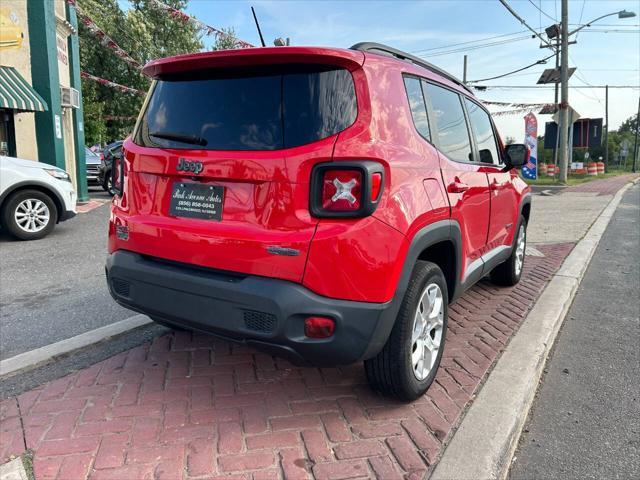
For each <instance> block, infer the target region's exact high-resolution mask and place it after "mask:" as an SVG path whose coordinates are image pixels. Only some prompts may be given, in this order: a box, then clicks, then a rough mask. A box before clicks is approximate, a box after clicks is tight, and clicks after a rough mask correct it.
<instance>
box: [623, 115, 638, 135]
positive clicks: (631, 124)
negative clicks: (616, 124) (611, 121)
mask: <svg viewBox="0 0 640 480" xmlns="http://www.w3.org/2000/svg"><path fill="white" fill-rule="evenodd" d="M637 131H638V115H637V114H636V115H633V116H631V117H629V118H627V119H626V120H625V121H624V122H622V125H620V128H618V133H627V132H628V133H631V134H633V135H635V134H636V132H637Z"/></svg>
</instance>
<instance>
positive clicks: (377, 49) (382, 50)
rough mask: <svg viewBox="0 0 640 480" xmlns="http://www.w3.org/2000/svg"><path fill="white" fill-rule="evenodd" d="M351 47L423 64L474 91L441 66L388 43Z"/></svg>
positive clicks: (360, 44)
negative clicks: (389, 45)
mask: <svg viewBox="0 0 640 480" xmlns="http://www.w3.org/2000/svg"><path fill="white" fill-rule="evenodd" d="M350 49H351V50H360V51H362V52H371V53H379V54H382V55H387V56H391V57H395V58H398V59H400V60H405V61H408V62H411V63H413V64H415V65H419V66H421V67H422V68H426V69H427V70H430V71H432V72H433V73H437V74H438V75H440V76H442V77H444V78H446V79H447V80H450V81H452V82H453V83H457V84H458V85H460V86H461V87H463V88H465V89H466V90H467V91H468V92H470V93H473V91H472V90H471V88H469V87H468V86H467V85H465V84H464V83H463V82H462V81H461V80H459V79H457V78H456V77H454V76H453V75H451V74H450V73H447V72H445V71H444V70H442V69H441V68H439V67H436V66H435V65H433V64H432V63H429V62H427V61H426V60H424V59H422V58H420V57H416V56H415V55H411V54H410V53H406V52H403V51H402V50H397V49H395V48H393V47H388V46H387V45H383V44H381V43H375V42H360V43H356V44H355V45H353V46H351V47H350Z"/></svg>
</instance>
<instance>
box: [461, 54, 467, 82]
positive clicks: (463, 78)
mask: <svg viewBox="0 0 640 480" xmlns="http://www.w3.org/2000/svg"><path fill="white" fill-rule="evenodd" d="M462 83H464V84H465V85H466V84H467V56H466V55H465V56H464V65H463V67H462Z"/></svg>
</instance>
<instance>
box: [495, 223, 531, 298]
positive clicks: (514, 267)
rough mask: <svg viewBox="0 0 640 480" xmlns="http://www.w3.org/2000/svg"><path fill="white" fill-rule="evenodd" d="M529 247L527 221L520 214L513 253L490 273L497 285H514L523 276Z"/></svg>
mask: <svg viewBox="0 0 640 480" xmlns="http://www.w3.org/2000/svg"><path fill="white" fill-rule="evenodd" d="M526 248H527V221H526V220H525V218H524V217H523V216H522V215H520V219H519V220H518V229H517V230H516V237H515V241H514V244H513V248H512V250H511V255H510V256H509V258H508V259H507V260H505V261H504V262H503V263H501V264H500V265H498V266H497V267H495V268H494V269H493V270H492V271H491V274H490V278H491V281H492V282H493V283H495V284H496V285H501V286H505V287H512V286H514V285H516V284H517V283H518V282H519V281H520V278H521V277H522V270H523V269H524V259H525V253H526Z"/></svg>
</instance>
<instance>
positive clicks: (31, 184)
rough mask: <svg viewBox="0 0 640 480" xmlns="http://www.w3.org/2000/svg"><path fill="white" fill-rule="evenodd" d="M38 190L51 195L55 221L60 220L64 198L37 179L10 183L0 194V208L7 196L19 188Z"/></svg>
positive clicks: (63, 209)
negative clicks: (54, 207)
mask: <svg viewBox="0 0 640 480" xmlns="http://www.w3.org/2000/svg"><path fill="white" fill-rule="evenodd" d="M30 188H31V189H33V190H38V191H40V192H42V193H45V194H47V195H49V196H50V197H51V200H53V203H54V205H55V206H56V210H57V212H56V213H57V215H56V223H57V222H59V221H60V217H61V215H62V214H63V213H64V211H65V208H64V200H63V199H62V196H61V195H60V194H59V193H58V192H56V191H55V189H53V188H51V186H50V185H47V184H46V183H44V182H40V181H38V180H33V181H23V182H18V183H16V184H14V185H11V186H10V187H9V188H8V189H7V190H5V191H4V192H2V194H0V209H1V208H2V207H3V206H4V202H5V200H6V199H7V198H9V197H10V196H11V195H12V194H14V193H15V192H17V191H20V190H28V189H30Z"/></svg>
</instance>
